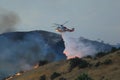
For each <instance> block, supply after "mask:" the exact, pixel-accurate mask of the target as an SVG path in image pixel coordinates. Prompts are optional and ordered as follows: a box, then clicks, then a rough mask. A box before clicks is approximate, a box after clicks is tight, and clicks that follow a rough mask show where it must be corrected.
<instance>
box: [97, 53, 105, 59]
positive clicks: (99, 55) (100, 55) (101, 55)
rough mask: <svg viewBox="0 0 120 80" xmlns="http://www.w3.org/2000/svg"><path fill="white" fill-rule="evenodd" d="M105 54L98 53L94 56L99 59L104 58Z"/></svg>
mask: <svg viewBox="0 0 120 80" xmlns="http://www.w3.org/2000/svg"><path fill="white" fill-rule="evenodd" d="M106 54H107V53H105V52H98V53H97V54H96V55H95V56H96V57H99V58H101V57H103V56H105V55H106Z"/></svg>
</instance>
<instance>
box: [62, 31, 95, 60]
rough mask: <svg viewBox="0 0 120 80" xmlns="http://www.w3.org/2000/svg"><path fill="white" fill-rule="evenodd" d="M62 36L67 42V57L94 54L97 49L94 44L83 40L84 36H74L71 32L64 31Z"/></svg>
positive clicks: (65, 51)
mask: <svg viewBox="0 0 120 80" xmlns="http://www.w3.org/2000/svg"><path fill="white" fill-rule="evenodd" d="M62 38H63V40H64V42H65V50H64V53H65V54H66V56H67V58H68V59H69V58H73V57H80V58H82V57H85V56H87V55H91V56H94V54H95V53H96V49H95V48H94V46H93V45H90V44H85V43H83V42H82V38H74V37H73V36H71V33H69V32H65V33H62Z"/></svg>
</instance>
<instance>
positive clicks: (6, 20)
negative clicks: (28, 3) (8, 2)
mask: <svg viewBox="0 0 120 80" xmlns="http://www.w3.org/2000/svg"><path fill="white" fill-rule="evenodd" d="M19 21H20V18H19V16H18V15H17V14H16V13H14V12H12V11H8V10H6V9H3V8H0V34H1V33H4V32H11V31H14V30H15V25H16V24H18V22H19Z"/></svg>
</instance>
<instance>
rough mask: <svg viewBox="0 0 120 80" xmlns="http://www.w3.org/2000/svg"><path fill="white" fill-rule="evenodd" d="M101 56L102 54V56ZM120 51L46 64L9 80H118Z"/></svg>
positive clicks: (119, 78) (119, 79)
mask: <svg viewBox="0 0 120 80" xmlns="http://www.w3.org/2000/svg"><path fill="white" fill-rule="evenodd" d="M102 55H103V54H102ZM119 61H120V50H112V51H111V52H109V53H107V54H106V55H104V56H100V57H98V56H96V57H95V59H94V58H87V57H86V58H82V59H79V58H77V57H76V58H73V59H69V60H64V61H59V62H53V63H48V64H45V65H43V66H40V67H38V68H36V69H33V70H30V71H27V72H24V73H22V75H19V76H14V77H13V78H11V79H9V80H120V62H119Z"/></svg>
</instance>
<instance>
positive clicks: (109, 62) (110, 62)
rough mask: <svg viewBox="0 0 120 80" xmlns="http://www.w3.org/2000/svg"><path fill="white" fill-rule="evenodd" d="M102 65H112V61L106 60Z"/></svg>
mask: <svg viewBox="0 0 120 80" xmlns="http://www.w3.org/2000/svg"><path fill="white" fill-rule="evenodd" d="M103 64H107V65H108V64H112V60H111V59H106V60H105V61H104V62H103Z"/></svg>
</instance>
